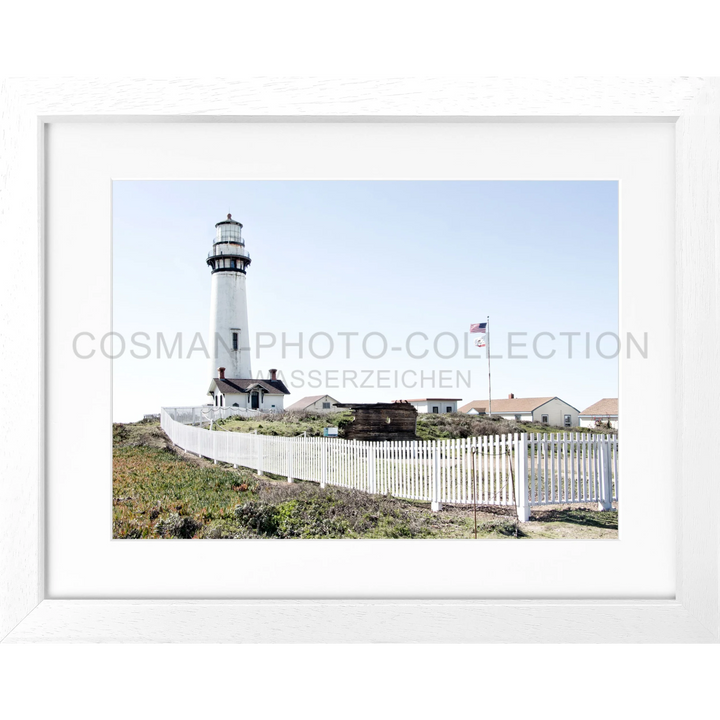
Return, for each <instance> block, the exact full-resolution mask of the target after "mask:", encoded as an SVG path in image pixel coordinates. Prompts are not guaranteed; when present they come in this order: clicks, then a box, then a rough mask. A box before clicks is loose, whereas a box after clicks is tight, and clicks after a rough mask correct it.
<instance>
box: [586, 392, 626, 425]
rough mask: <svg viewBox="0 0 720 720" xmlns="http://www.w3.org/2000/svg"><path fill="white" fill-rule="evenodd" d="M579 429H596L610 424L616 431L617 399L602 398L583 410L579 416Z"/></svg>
mask: <svg viewBox="0 0 720 720" xmlns="http://www.w3.org/2000/svg"><path fill="white" fill-rule="evenodd" d="M579 418H580V427H598V426H599V425H607V424H608V423H609V424H610V427H613V428H615V429H616V430H617V429H618V399H617V398H603V399H602V400H598V401H597V402H596V403H593V404H592V405H591V406H590V407H587V408H585V409H584V410H583V411H582V412H581V413H580V415H579Z"/></svg>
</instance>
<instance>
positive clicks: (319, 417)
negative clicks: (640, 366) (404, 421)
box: [214, 410, 617, 440]
mask: <svg viewBox="0 0 720 720" xmlns="http://www.w3.org/2000/svg"><path fill="white" fill-rule="evenodd" d="M351 422H352V413H351V412H350V411H349V410H345V411H343V412H337V413H310V412H282V413H272V414H271V413H268V414H264V415H256V416H252V417H242V416H235V417H232V418H228V419H227V420H219V421H218V422H217V423H215V425H214V427H215V429H217V430H228V431H232V432H245V433H251V432H255V431H256V430H257V432H258V433H260V434H261V435H282V436H295V435H302V434H303V433H306V434H307V435H308V436H310V437H318V436H320V435H322V434H323V428H325V427H328V426H330V427H338V428H339V429H340V434H341V436H342V431H343V428H344V427H345V426H346V425H348V424H349V423H351ZM572 431H573V432H580V433H590V434H592V433H607V432H617V431H616V430H608V429H606V428H579V427H574V428H572ZM522 432H534V433H538V432H539V433H546V432H567V428H562V427H552V426H549V425H541V424H539V423H519V422H511V421H509V420H503V419H502V418H493V419H490V418H487V417H482V416H480V415H467V414H465V413H443V414H437V415H434V414H431V413H421V414H420V415H418V419H417V429H416V433H417V436H418V439H419V440H441V439H445V438H466V437H479V436H481V435H498V434H502V433H506V434H507V433H522Z"/></svg>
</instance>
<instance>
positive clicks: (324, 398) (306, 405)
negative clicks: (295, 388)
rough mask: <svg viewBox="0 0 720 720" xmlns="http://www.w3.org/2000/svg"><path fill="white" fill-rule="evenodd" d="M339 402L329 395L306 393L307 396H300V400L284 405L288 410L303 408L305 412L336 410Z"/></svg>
mask: <svg viewBox="0 0 720 720" xmlns="http://www.w3.org/2000/svg"><path fill="white" fill-rule="evenodd" d="M339 402H340V401H339V400H336V399H335V398H334V397H332V396H330V395H308V396H307V397H304V398H302V400H298V401H297V402H294V403H293V404H292V405H290V406H288V407H286V408H285V410H286V411H288V412H290V411H291V410H295V411H302V410H304V411H305V412H332V411H333V410H337V404H338V403H339Z"/></svg>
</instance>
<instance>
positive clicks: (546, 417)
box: [540, 415, 548, 425]
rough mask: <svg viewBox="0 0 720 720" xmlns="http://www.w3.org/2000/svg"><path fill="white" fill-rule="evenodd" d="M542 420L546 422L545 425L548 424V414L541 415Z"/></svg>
mask: <svg viewBox="0 0 720 720" xmlns="http://www.w3.org/2000/svg"><path fill="white" fill-rule="evenodd" d="M540 422H542V423H544V424H545V425H547V422H548V416H547V415H543V416H542V417H541V420H540Z"/></svg>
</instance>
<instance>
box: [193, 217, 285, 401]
mask: <svg viewBox="0 0 720 720" xmlns="http://www.w3.org/2000/svg"><path fill="white" fill-rule="evenodd" d="M242 227H243V226H242V223H239V222H238V221H237V220H233V217H232V215H231V214H229V213H228V216H227V218H226V219H225V220H221V221H220V222H219V223H217V224H216V225H215V238H214V240H213V244H212V248H211V250H210V252H209V253H208V254H207V258H206V260H205V261H206V263H207V265H208V267H209V268H210V378H211V379H210V387H209V388H208V391H207V394H208V395H209V396H210V397H211V399H212V404H213V405H215V406H216V407H234V408H240V409H244V410H258V411H261V412H280V411H281V410H282V409H283V403H284V401H285V396H286V395H289V394H290V391H289V390H288V389H287V388H286V387H285V384H284V383H283V381H282V380H279V379H278V378H277V370H270V377H269V378H268V379H267V380H259V379H257V378H253V377H252V372H251V367H250V352H251V348H250V330H249V327H248V310H247V287H246V281H247V277H246V276H247V270H248V268H249V267H250V262H251V261H250V253H248V251H247V250H246V248H245V238H243V236H242ZM216 368H217V376H216V375H215V370H216Z"/></svg>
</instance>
